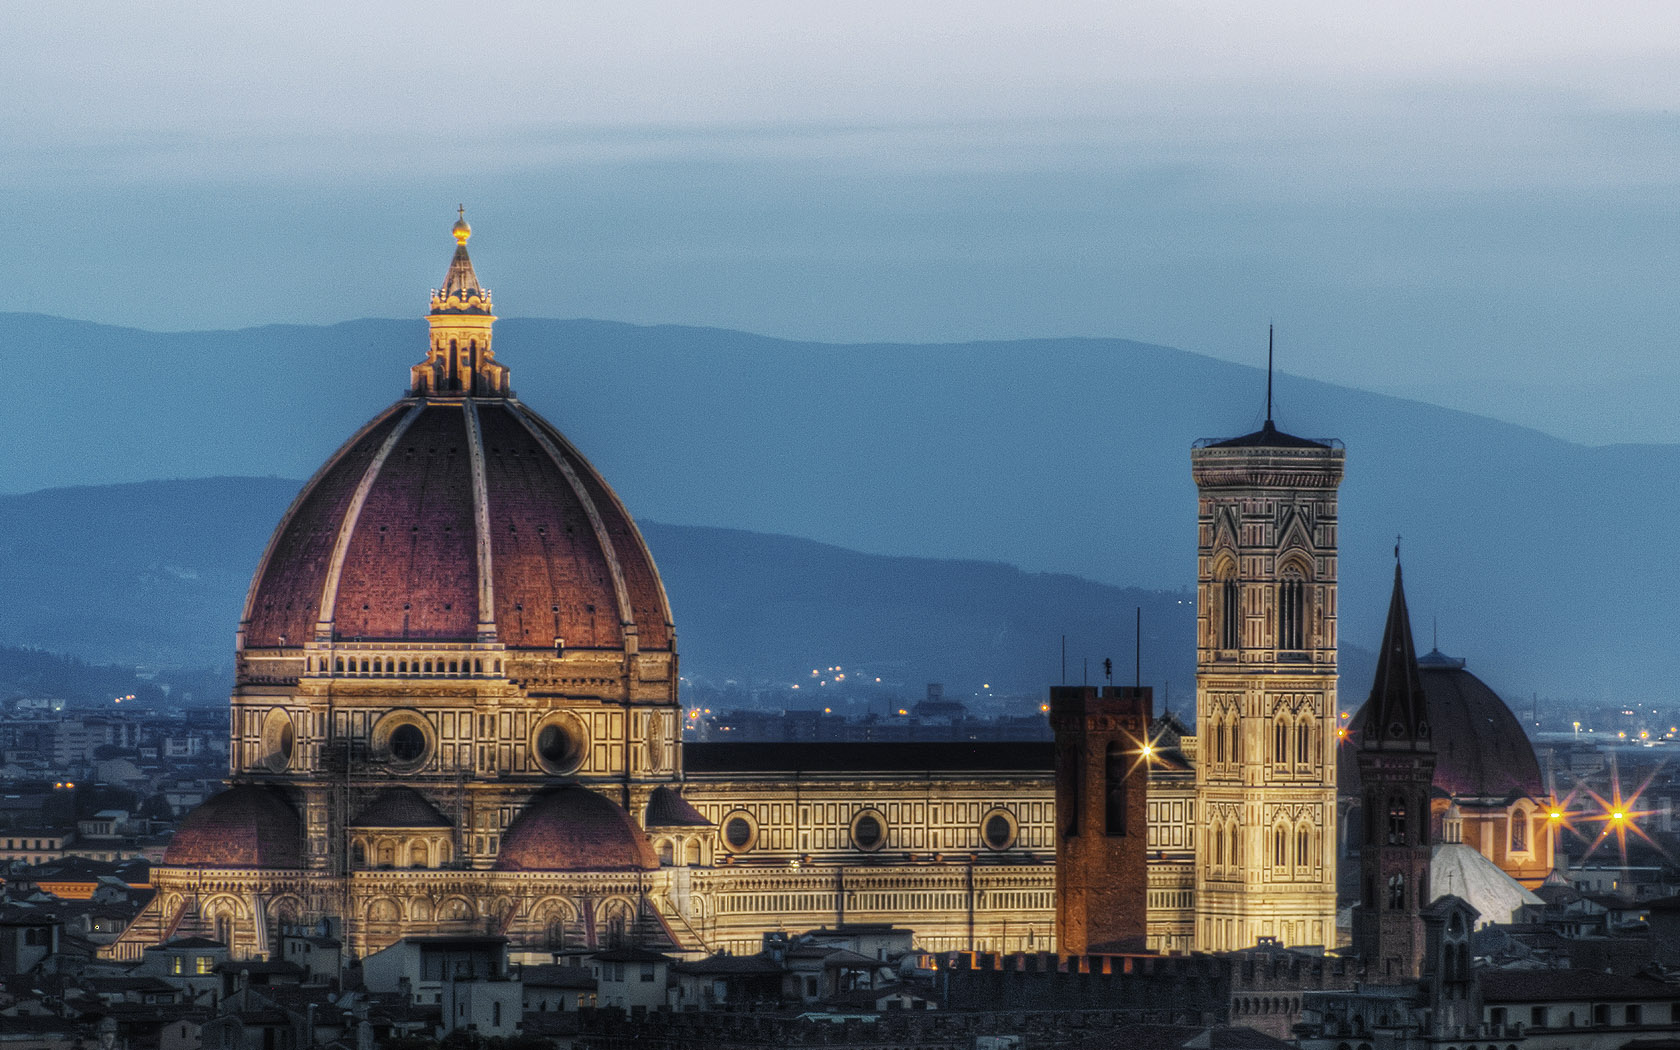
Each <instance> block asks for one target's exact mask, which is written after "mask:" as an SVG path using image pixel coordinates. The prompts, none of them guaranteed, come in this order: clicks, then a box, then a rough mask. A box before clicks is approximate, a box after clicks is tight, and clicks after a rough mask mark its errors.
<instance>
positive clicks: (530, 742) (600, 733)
mask: <svg viewBox="0 0 1680 1050" xmlns="http://www.w3.org/2000/svg"><path fill="white" fill-rule="evenodd" d="M454 234H455V237H456V241H457V245H456V250H455V255H454V258H453V259H452V261H451V263H450V267H449V270H448V273H447V275H446V277H445V280H444V283H443V287H442V288H441V289H439V290H438V291H437V292H435V293H433V296H432V299H431V311H430V314H429V315H428V322H429V324H430V338H429V341H428V346H427V349H426V354H425V359H424V360H423V361H422V362H421V363H420V364H418V365H415V366H414V367H413V368H412V369H411V370H410V376H409V384H410V385H409V391H408V393H407V394H406V395H405V396H404V397H403V398H401V399H400V400H399V401H397V403H396V404H394V405H392V406H390V407H389V408H387V409H386V410H385V411H383V412H381V413H380V414H379V415H377V416H376V417H375V418H374V419H373V420H372V421H371V422H369V423H368V424H367V425H366V426H364V427H363V428H362V429H361V430H359V431H358V432H357V433H356V434H355V435H353V436H352V437H351V438H350V440H349V441H348V442H347V443H346V444H345V445H344V446H343V447H342V448H341V449H340V450H339V451H338V452H337V453H335V454H334V455H333V457H332V458H331V459H329V460H328V461H327V463H326V464H325V465H324V466H323V467H322V468H321V469H320V471H318V472H317V473H316V475H315V476H314V477H313V478H311V479H310V481H309V482H308V483H307V484H306V485H305V486H304V487H303V490H302V491H301V492H300V493H299V495H298V497H297V499H296V500H295V501H294V503H293V504H292V506H291V507H290V508H289V509H288V510H287V512H286V514H285V516H284V518H283V519H282V520H281V522H280V524H279V526H278V527H277V528H276V530H275V532H274V534H273V537H272V539H271V540H270V543H269V546H268V549H267V550H266V551H265V552H264V554H263V558H262V561H261V563H260V566H259V568H258V571H257V573H256V575H255V578H254V579H253V581H252V585H251V589H250V591H249V594H248V598H247V603H246V608H245V610H244V614H243V617H242V621H241V624H240V630H239V636H238V651H237V663H236V684H235V688H234V693H233V697H232V721H231V739H230V750H229V754H230V780H231V787H230V788H229V789H228V790H227V791H225V792H223V793H221V794H219V795H217V796H215V797H213V798H211V799H209V800H207V801H206V802H205V803H204V804H203V805H201V806H200V807H198V808H197V809H196V810H194V811H193V813H192V814H190V815H189V816H188V817H187V818H186V819H185V820H184V821H183V822H182V825H181V828H180V830H179V831H178V833H177V835H176V836H175V839H174V840H173V841H172V843H171V844H170V846H169V848H168V851H167V853H166V854H165V857H164V861H163V863H162V864H160V865H158V866H157V867H155V868H154V869H153V876H152V878H153V883H154V884H155V885H156V887H157V890H158V892H157V895H156V897H155V898H154V899H153V900H152V902H151V903H150V904H149V905H148V906H147V908H146V909H145V910H144V911H143V912H142V913H141V915H140V916H139V917H138V918H137V919H136V921H135V922H134V924H133V925H132V926H131V927H130V929H129V930H128V931H127V932H126V933H125V934H124V935H123V937H122V938H121V940H119V941H118V942H117V943H116V944H115V945H112V946H111V947H110V948H109V949H108V950H106V952H105V954H107V955H108V956H112V957H116V958H139V956H140V953H141V952H142V950H143V949H144V948H145V947H146V946H148V945H151V944H155V943H158V942H161V941H165V940H168V939H170V938H173V937H179V936H190V935H203V936H209V937H214V938H216V939H218V940H222V941H225V942H226V943H228V944H229V947H230V949H231V951H232V953H233V955H234V956H235V957H240V958H244V957H252V956H258V955H265V954H267V953H268V952H269V951H270V950H271V948H272V946H273V945H274V944H275V943H276V938H277V936H278V932H279V928H280V926H282V925H285V924H290V923H301V922H313V921H316V920H320V919H332V920H334V921H336V922H337V923H338V924H340V927H341V929H342V932H343V936H344V939H345V943H346V944H347V946H348V948H349V950H350V951H351V952H352V953H353V954H355V955H356V956H358V957H362V956H365V955H366V954H368V953H369V952H371V951H374V950H377V949H379V948H382V947H384V946H386V945H389V944H391V943H394V942H395V941H396V940H398V939H399V938H400V937H402V936H405V935H411V934H428V933H464V932H480V933H481V932H490V933H496V934H503V935H506V936H508V937H509V938H510V940H511V941H512V942H513V943H514V944H515V945H516V946H518V947H523V948H526V949H530V950H533V951H544V950H548V949H553V948H560V947H577V946H597V947H598V946H603V945H610V944H614V943H617V942H622V941H626V940H636V941H639V942H641V943H645V944H651V945H654V946H658V947H664V948H669V949H672V950H678V951H682V952H704V951H714V950H719V949H728V950H732V951H735V952H752V951H756V950H758V948H759V947H760V945H761V938H762V935H763V934H764V933H765V932H766V931H768V930H774V929H786V930H798V929H805V928H809V927H814V926H819V925H825V924H827V925H832V924H836V923H876V922H879V923H896V924H898V925H901V926H907V927H910V928H912V929H914V930H915V931H916V934H917V939H918V942H919V944H920V946H921V947H923V948H924V949H928V950H949V949H968V948H974V949H979V950H985V951H1023V950H1050V949H1053V948H1055V947H1056V946H1057V945H1056V943H1055V942H1056V927H1057V901H1056V892H1057V881H1056V880H1057V858H1058V848H1059V845H1060V846H1063V847H1065V845H1066V843H1065V842H1063V843H1059V841H1058V831H1059V830H1063V831H1065V830H1066V829H1065V828H1060V829H1059V825H1058V819H1057V811H1058V799H1057V787H1056V783H1055V767H1056V761H1055V756H1054V748H1053V746H1052V745H1050V744H984V743H950V744H924V743H917V744H820V745H798V744H795V745H767V744H750V743H742V744H733V743H731V744H724V743H717V744H691V745H688V746H686V747H685V746H684V745H683V742H682V739H681V729H680V724H681V720H680V711H679V709H678V706H677V674H678V662H677V661H678V657H677V645H676V631H675V628H674V626H673V620H672V616H671V611H670V608H669V604H668V602H667V600H666V596H665V591H664V588H663V586H662V585H661V583H660V580H659V576H658V572H657V570H656V568H655V566H654V562H653V558H652V556H651V554H650V553H649V552H648V549H647V547H646V545H645V544H644V543H643V541H642V538H641V536H640V534H639V532H638V531H637V529H636V526H635V523H634V521H633V520H632V519H631V517H630V515H629V513H628V512H627V510H626V509H625V508H624V506H623V505H622V504H621V503H620V502H619V500H618V498H617V496H616V495H614V493H613V491H612V490H611V488H610V487H609V486H608V485H607V484H606V482H605V480H604V479H602V478H601V476H600V475H599V474H598V473H597V472H596V471H595V469H594V468H593V467H592V466H591V465H590V464H589V462H588V461H587V460H586V459H584V457H583V456H582V455H581V454H580V453H579V452H578V451H577V450H576V449H575V448H574V447H573V446H572V445H571V444H570V443H569V442H568V441H567V440H566V438H565V437H564V436H563V435H562V434H561V433H560V432H559V431H558V430H557V429H556V428H555V427H554V426H553V425H551V424H550V423H548V422H547V421H546V420H544V419H543V418H542V417H541V416H539V415H537V414H536V413H535V412H534V411H532V410H531V409H530V408H529V407H527V406H526V405H524V404H523V403H522V402H520V401H519V399H518V398H517V397H516V396H515V394H514V393H513V389H512V386H511V382H510V377H509V372H508V369H507V368H506V367H505V366H504V365H502V364H501V363H500V362H498V361H497V360H496V358H495V355H494V352H493V350H492V330H493V323H494V321H495V317H494V315H493V313H492V311H491V301H490V295H489V293H488V292H487V291H486V290H484V289H483V288H482V287H481V286H480V285H479V283H478V279H477V276H476V274H475V273H474V270H473V266H472V262H471V260H470V258H469V257H468V253H467V247H466V245H467V240H468V238H469V236H470V234H471V231H470V229H469V228H468V227H467V226H466V223H465V221H464V220H463V221H462V222H460V223H458V224H457V225H456V227H455V231H454ZM1341 464H1342V452H1341V450H1340V449H1339V448H1336V447H1332V446H1330V445H1326V444H1322V443H1318V442H1307V441H1302V440H1301V439H1296V438H1290V437H1289V436H1288V435H1283V434H1281V433H1279V432H1277V431H1275V430H1274V429H1273V428H1272V427H1271V426H1270V424H1269V423H1268V425H1267V428H1266V429H1265V430H1263V431H1261V432H1260V433H1259V434H1257V435H1251V436H1250V437H1249V438H1240V439H1236V440H1234V441H1230V442H1224V443H1218V444H1212V445H1207V446H1205V447H1199V448H1197V449H1196V450H1195V451H1194V453H1193V456H1192V465H1193V469H1194V471H1195V476H1196V480H1197V484H1198V487H1199V490H1200V522H1199V536H1200V538H1199V541H1198V542H1199V545H1200V551H1199V555H1200V556H1199V573H1200V584H1199V585H1200V607H1201V620H1200V623H1199V631H1200V641H1199V643H1198V661H1199V663H1198V668H1199V676H1198V697H1197V703H1198V725H1199V735H1188V734H1185V735H1182V736H1181V735H1180V734H1179V732H1178V730H1177V728H1176V723H1173V722H1172V721H1171V720H1170V719H1169V720H1158V721H1157V722H1156V724H1155V725H1154V726H1153V727H1152V728H1151V730H1150V732H1151V733H1152V734H1153V745H1154V747H1155V749H1156V754H1155V755H1154V756H1153V759H1152V761H1151V763H1150V765H1149V767H1148V774H1147V777H1148V784H1147V792H1143V791H1139V792H1135V793H1134V794H1133V795H1131V796H1130V798H1129V801H1128V803H1127V809H1126V816H1125V822H1126V830H1127V840H1128V841H1127V842H1126V844H1125V845H1126V847H1127V851H1126V852H1125V856H1126V857H1127V858H1131V859H1130V860H1128V861H1127V862H1126V863H1125V865H1124V866H1123V867H1124V871H1123V872H1118V873H1115V872H1110V874H1119V875H1123V876H1124V878H1125V880H1126V881H1127V883H1128V884H1127V886H1125V887H1124V888H1123V889H1124V892H1122V893H1119V894H1118V895H1117V896H1114V898H1113V900H1111V901H1107V902H1106V903H1105V904H1104V905H1103V906H1104V907H1109V908H1119V909H1121V910H1122V911H1124V912H1126V913H1127V914H1125V915H1123V916H1119V918H1121V919H1124V920H1125V922H1126V923H1127V924H1129V925H1128V926H1127V930H1126V932H1125V934H1124V938H1123V939H1126V940H1127V941H1128V943H1130V939H1131V938H1133V937H1134V936H1135V935H1136V932H1137V930H1138V928H1139V927H1140V925H1141V929H1142V931H1143V935H1144V937H1145V938H1146V943H1147V945H1148V946H1149V947H1151V948H1154V949H1156V950H1161V951H1188V950H1191V949H1192V948H1196V949H1203V950H1218V949H1224V948H1239V947H1246V946H1249V945H1252V944H1253V943H1254V942H1255V940H1256V939H1257V938H1259V937H1262V936H1272V937H1275V938H1278V939H1279V940H1280V941H1282V942H1283V943H1285V944H1325V945H1333V944H1335V943H1336V930H1335V926H1334V915H1335V892H1334V886H1335V856H1334V851H1327V850H1326V849H1325V844H1326V843H1329V842H1334V841H1335V839H1334V828H1335V790H1336V789H1335V760H1336V748H1335V734H1334V724H1335V717H1336V704H1335V698H1336V694H1335V671H1336V636H1335V623H1336V605H1335V599H1336V486H1337V483H1338V482H1339V480H1340V477H1341ZM1141 718H1142V715H1141V714H1140V715H1138V716H1137V717H1136V718H1133V721H1134V722H1141ZM1135 730H1136V726H1133V727H1132V731H1135ZM1105 732H1106V730H1105ZM1088 735H1089V736H1091V739H1095V736H1094V735H1091V734H1088ZM1519 737H1520V732H1519ZM1106 749H1107V742H1105V743H1104V744H1103V757H1102V761H1104V762H1106V760H1107V750H1106ZM1087 751H1088V752H1089V754H1090V755H1093V756H1094V755H1095V754H1096V752H1094V751H1089V749H1087ZM1093 761H1095V760H1094V759H1093ZM1529 761H1530V762H1532V752H1531V751H1530V752H1529ZM1091 790H1094V789H1093V788H1090V787H1089V785H1088V786H1087V791H1091ZM1145 796H1146V797H1145ZM1092 812H1093V813H1094V812H1095V811H1094V810H1093V811H1092ZM1104 817H1105V819H1106V814H1105V815H1104ZM1093 819H1094V817H1093ZM1140 823H1141V824H1142V825H1143V828H1142V832H1141V834H1142V836H1143V837H1142V839H1141V841H1140V840H1139V839H1138V838H1137V837H1135V835H1136V834H1137V829H1136V825H1138V824H1140ZM1105 835H1106V831H1105ZM1140 845H1141V846H1146V847H1147V861H1146V863H1143V864H1137V863H1133V861H1135V860H1136V858H1137V856H1138V855H1139V853H1140V851H1139V850H1138V849H1137V848H1136V847H1138V846H1140ZM1063 852H1064V853H1065V852H1066V850H1065V849H1064V850H1063ZM1084 877H1085V878H1086V882H1087V884H1091V885H1094V884H1095V882H1094V881H1093V880H1098V879H1100V877H1101V875H1100V874H1099V873H1098V872H1097V871H1096V870H1095V869H1092V870H1091V871H1087V872H1085V875H1084ZM1143 912H1146V914H1147V918H1146V923H1140V918H1141V914H1142V913H1143ZM1110 932H1112V931H1110ZM1112 939H1113V938H1110V937H1109V936H1108V933H1101V935H1100V936H1099V937H1097V938H1096V940H1094V941H1093V940H1092V938H1091V937H1090V936H1087V943H1086V946H1087V947H1090V946H1093V945H1094V944H1102V943H1107V942H1108V941H1109V940H1112Z"/></svg>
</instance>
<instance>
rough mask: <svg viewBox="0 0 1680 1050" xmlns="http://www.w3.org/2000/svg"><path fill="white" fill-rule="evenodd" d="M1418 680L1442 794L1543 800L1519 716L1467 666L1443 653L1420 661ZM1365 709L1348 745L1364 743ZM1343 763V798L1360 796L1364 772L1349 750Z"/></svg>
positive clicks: (1359, 713) (1354, 724)
mask: <svg viewBox="0 0 1680 1050" xmlns="http://www.w3.org/2000/svg"><path fill="white" fill-rule="evenodd" d="M1417 666H1418V677H1419V680H1420V681H1421V683H1422V685H1423V692H1424V696H1425V697H1426V699H1427V701H1428V708H1429V725H1430V736H1431V739H1432V740H1433V741H1434V747H1435V781H1434V786H1435V789H1436V791H1438V792H1440V793H1442V794H1446V795H1450V796H1452V797H1453V798H1488V799H1506V798H1510V797H1512V796H1517V795H1524V796H1532V797H1536V798H1538V797H1541V796H1542V795H1543V794H1544V792H1543V791H1542V785H1541V780H1540V763H1539V762H1538V761H1537V760H1536V759H1535V757H1534V745H1533V744H1531V743H1529V740H1528V734H1526V733H1524V732H1523V728H1522V724H1521V723H1520V722H1518V721H1517V716H1516V715H1514V714H1512V713H1511V709H1510V708H1509V707H1507V706H1506V705H1505V701H1503V700H1501V699H1500V698H1499V694H1498V693H1495V692H1494V691H1493V690H1492V689H1490V688H1488V686H1487V684H1486V683H1484V682H1483V681H1482V680H1481V679H1480V678H1477V677H1476V676H1475V675H1473V674H1471V673H1470V672H1469V671H1466V670H1465V669H1464V661H1463V660H1461V659H1457V658H1455V657H1451V656H1447V655H1445V654H1443V653H1442V652H1441V651H1440V650H1439V649H1435V650H1432V651H1430V652H1429V653H1427V654H1426V655H1424V656H1420V657H1418V661H1417ZM1364 724H1365V709H1364V708H1363V707H1361V708H1360V709H1359V711H1357V712H1355V714H1354V716H1353V718H1352V719H1350V720H1349V725H1348V731H1347V740H1349V741H1354V740H1358V739H1360V733H1361V731H1362V730H1363V728H1364ZM1343 756H1344V758H1343V761H1341V762H1340V763H1338V770H1337V779H1338V787H1339V790H1340V793H1341V794H1343V795H1358V794H1359V790H1360V785H1359V768H1358V764H1357V763H1355V762H1353V761H1352V756H1351V753H1350V752H1348V751H1347V750H1345V749H1344V751H1343Z"/></svg>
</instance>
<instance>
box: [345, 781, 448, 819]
mask: <svg viewBox="0 0 1680 1050" xmlns="http://www.w3.org/2000/svg"><path fill="white" fill-rule="evenodd" d="M349 826H350V827H353V828H448V827H453V826H454V825H452V824H451V823H450V822H449V820H448V819H447V818H446V817H444V815H443V814H442V813H439V812H438V811H437V807H436V806H434V805H432V804H431V803H430V802H427V801H426V796H424V795H422V794H420V792H418V791H416V790H414V789H413V788H411V787H401V786H398V787H388V788H384V789H382V790H381V791H380V792H379V794H377V795H375V796H373V800H372V801H370V802H369V803H368V804H367V805H366V806H364V807H363V808H362V811H361V812H360V813H358V814H356V816H355V818H354V819H353V820H351V821H350V825H349Z"/></svg>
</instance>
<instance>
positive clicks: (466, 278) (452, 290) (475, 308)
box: [432, 205, 490, 314]
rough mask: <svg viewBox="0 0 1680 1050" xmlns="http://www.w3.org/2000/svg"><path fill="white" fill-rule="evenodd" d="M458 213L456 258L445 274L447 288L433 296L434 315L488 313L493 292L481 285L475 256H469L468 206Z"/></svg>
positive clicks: (451, 261)
mask: <svg viewBox="0 0 1680 1050" xmlns="http://www.w3.org/2000/svg"><path fill="white" fill-rule="evenodd" d="M455 213H456V216H457V218H456V220H455V225H454V226H453V227H452V228H451V229H450V232H451V233H453V234H454V235H455V257H454V258H453V259H451V260H449V272H448V273H447V274H445V275H444V278H443V287H442V288H441V289H439V290H438V291H435V292H433V293H432V313H434V314H462V313H466V314H488V313H489V312H490V293H489V291H487V290H486V289H485V288H484V287H483V286H481V285H480V284H479V283H478V274H476V273H474V272H473V264H472V257H471V256H469V255H468V254H467V241H468V239H469V238H471V237H472V227H471V226H470V225H468V223H467V209H466V206H465V205H461V206H459V207H457V208H456V209H455Z"/></svg>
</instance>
